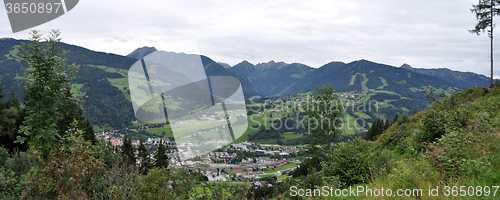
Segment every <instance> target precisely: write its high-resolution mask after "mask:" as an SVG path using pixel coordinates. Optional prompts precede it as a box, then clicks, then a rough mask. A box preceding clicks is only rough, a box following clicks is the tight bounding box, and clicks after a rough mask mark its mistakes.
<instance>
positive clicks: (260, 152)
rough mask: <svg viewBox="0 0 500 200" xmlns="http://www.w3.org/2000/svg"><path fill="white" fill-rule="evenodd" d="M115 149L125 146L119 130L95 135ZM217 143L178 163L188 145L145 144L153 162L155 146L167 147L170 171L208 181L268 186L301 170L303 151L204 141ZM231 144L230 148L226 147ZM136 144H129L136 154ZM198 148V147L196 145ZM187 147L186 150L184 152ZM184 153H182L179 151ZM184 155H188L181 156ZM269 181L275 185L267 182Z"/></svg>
mask: <svg viewBox="0 0 500 200" xmlns="http://www.w3.org/2000/svg"><path fill="white" fill-rule="evenodd" d="M96 136H97V138H101V139H103V140H104V141H106V142H107V143H108V144H110V145H112V146H114V147H120V146H121V145H123V142H124V137H125V135H124V134H121V133H119V130H108V131H103V132H100V133H96ZM207 142H216V143H220V146H221V147H220V148H218V149H217V150H215V151H213V152H211V153H207V154H203V155H200V156H197V157H195V158H192V159H188V160H181V159H179V156H178V155H179V153H180V152H179V151H186V149H187V150H188V151H189V150H190V148H189V146H192V145H194V144H193V143H191V142H190V141H187V142H184V143H182V144H179V145H176V143H175V141H174V140H173V138H171V137H164V138H160V137H150V138H148V139H147V140H144V145H145V146H146V147H147V149H149V157H150V158H151V159H153V155H155V154H156V148H157V146H158V145H159V144H160V143H162V144H163V145H165V146H166V149H167V153H168V154H167V155H168V156H169V158H170V160H169V168H185V169H191V170H195V171H199V172H201V173H202V174H204V175H205V176H206V177H207V179H208V181H215V182H217V181H223V182H247V183H251V184H253V185H254V186H259V187H260V186H264V185H267V186H268V185H270V184H272V183H274V182H275V181H280V180H282V179H284V178H285V177H287V176H288V175H289V174H290V173H291V172H292V171H293V170H295V169H296V168H297V167H300V159H299V158H303V157H304V150H305V149H304V148H303V147H297V146H280V145H276V144H256V143H253V142H241V143H231V142H229V141H228V140H218V141H207ZM228 143H231V144H229V145H225V144H228ZM139 144H140V141H139V140H132V145H133V146H134V147H135V149H136V150H137V148H138V146H139ZM197 145H199V144H197ZM186 147H188V148H186ZM179 149H184V150H179ZM183 153H187V152H183ZM266 177H270V178H271V179H273V177H276V178H275V181H272V180H271V181H269V180H270V178H266Z"/></svg>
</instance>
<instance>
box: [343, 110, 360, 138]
mask: <svg viewBox="0 0 500 200" xmlns="http://www.w3.org/2000/svg"><path fill="white" fill-rule="evenodd" d="M344 117H345V118H344V120H345V122H344V124H343V127H342V130H344V134H345V135H353V134H354V133H355V132H356V131H357V130H358V129H357V128H356V126H359V125H355V123H356V118H355V117H354V116H352V115H349V114H347V113H345V115H344Z"/></svg>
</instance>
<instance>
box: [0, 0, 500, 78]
mask: <svg viewBox="0 0 500 200" xmlns="http://www.w3.org/2000/svg"><path fill="white" fill-rule="evenodd" d="M475 3H477V1H476V0H441V1H434V0H422V1H418V2H414V1H413V2H412V1H393V0H380V1H373V0H357V1H327V0H318V1H313V2H307V1H298V0H297V1H264V0H258V1H239V2H234V1H222V0H215V1H202V0H195V1H173V0H168V1H160V0H151V1H132V0H123V1H116V0H109V1H96V0H86V1H80V3H79V4H78V5H77V6H76V7H75V8H74V9H73V10H71V11H70V12H69V13H67V14H66V15H64V16H62V17H60V18H58V19H56V20H53V21H51V22H49V23H46V24H44V25H41V26H38V27H36V29H39V30H42V32H48V31H49V30H50V29H60V30H61V32H62V33H63V35H62V37H63V41H64V42H67V43H71V44H75V45H79V46H84V47H87V48H90V49H93V50H98V51H105V52H112V53H118V54H122V55H126V54H128V53H130V52H132V51H133V50H134V49H136V48H138V47H142V46H155V47H156V48H157V49H160V50H166V51H176V52H186V53H201V54H204V55H207V56H209V57H211V58H212V59H214V60H216V61H222V62H227V63H229V64H231V65H234V64H237V63H239V62H241V61H242V60H248V61H250V62H252V63H259V62H267V61H269V60H275V61H284V62H287V63H291V62H300V63H304V64H307V65H310V66H312V67H320V66H321V65H323V64H326V63H328V62H330V61H344V62H350V61H353V60H359V59H368V60H372V61H375V62H380V63H384V64H389V65H394V66H400V65H401V64H403V63H408V64H410V65H412V66H413V67H418V68H444V67H446V68H450V69H454V70H460V71H472V72H476V73H480V74H485V75H489V69H490V68H489V38H488V37H487V35H481V36H476V35H474V34H470V33H469V32H468V31H467V30H468V29H472V28H473V27H474V25H475V23H476V20H475V17H474V15H473V14H472V13H471V12H470V8H471V5H472V4H475ZM0 10H1V11H0V23H1V24H5V25H7V24H8V19H7V15H6V13H5V10H3V9H0ZM499 19H500V18H499ZM0 34H1V37H14V38H27V37H28V35H27V31H23V32H20V33H16V34H12V33H11V31H10V26H2V27H0ZM495 43H498V44H499V45H500V43H499V42H498V41H497V39H495ZM498 55H499V53H497V52H495V58H497V59H496V60H499V61H500V56H498ZM495 64H496V65H497V66H500V62H496V61H495ZM497 69H500V68H497ZM495 73H496V74H500V70H496V71H495Z"/></svg>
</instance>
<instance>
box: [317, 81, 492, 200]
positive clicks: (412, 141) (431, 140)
mask: <svg viewBox="0 0 500 200" xmlns="http://www.w3.org/2000/svg"><path fill="white" fill-rule="evenodd" d="M499 127H500V88H496V89H492V90H488V89H485V88H479V87H476V88H469V89H466V90H464V91H461V92H455V93H453V94H452V95H451V96H450V97H447V98H445V99H442V100H437V99H434V103H433V104H432V105H431V106H430V107H429V108H428V109H427V110H425V111H423V112H420V113H418V114H415V115H414V116H412V117H410V118H406V119H404V118H400V120H399V121H398V122H396V123H394V124H393V125H392V126H391V127H390V128H389V129H388V130H386V131H385V132H384V133H383V134H382V135H380V136H379V137H378V139H377V140H376V141H374V142H368V141H362V140H356V141H355V142H352V143H348V144H343V145H340V147H339V148H338V149H337V150H336V151H335V153H334V155H336V156H338V154H339V153H342V155H344V156H347V157H351V158H353V159H355V158H364V161H359V160H358V161H357V162H359V163H357V162H356V161H354V162H353V161H352V160H351V161H349V163H346V160H341V159H337V158H332V161H329V162H330V164H327V165H325V168H324V170H323V172H322V173H323V174H324V177H323V178H325V177H328V176H329V175H339V180H340V182H341V183H340V184H339V183H338V182H336V183H335V184H333V185H335V186H347V185H352V186H363V187H365V186H366V187H368V188H371V189H379V190H380V189H381V188H385V189H391V190H392V191H393V196H394V195H395V193H396V190H397V189H403V190H405V189H411V190H413V189H422V191H423V193H422V194H421V195H420V197H417V196H414V195H413V194H412V195H410V196H405V195H403V196H402V197H397V199H415V198H416V199H456V198H457V196H458V195H460V194H465V195H462V196H463V197H462V198H464V199H483V198H486V199H498V197H499V196H500V190H499V191H496V188H494V187H493V186H498V185H500V169H499V168H498V166H499V165H500V146H499V145H498V144H500V131H499V130H498V128H499ZM349 149H351V150H352V149H357V150H358V151H357V152H352V151H349ZM350 163H353V164H351V166H354V168H352V169H351V170H348V171H345V168H344V169H343V170H336V169H338V167H337V168H335V167H332V168H333V169H330V168H327V166H341V167H345V166H347V165H349V164H350ZM357 164H359V165H357ZM363 166H365V167H363ZM360 177H361V178H360ZM325 180H327V179H326V178H325ZM342 182H343V183H342ZM329 184H332V183H329ZM455 186H456V187H455ZM464 186H465V187H464ZM470 186H472V187H470ZM478 186H481V188H479V187H478ZM485 186H489V187H488V188H486V187H485ZM436 187H438V188H439V194H438V195H439V196H436V197H434V196H429V188H431V189H435V188H436ZM469 187H470V188H469ZM460 189H462V190H464V191H466V192H467V190H470V192H469V193H464V192H461V191H460ZM473 190H474V194H472V191H473ZM478 190H481V192H482V196H481V197H478V196H479V194H480V193H481V192H477V193H476V191H478ZM486 190H488V191H486ZM453 191H455V192H453ZM447 192H449V193H450V195H449V196H446V195H445V194H447ZM452 192H453V193H452ZM494 192H496V194H495V197H493V195H494ZM453 194H455V196H453ZM486 194H488V195H489V196H486ZM361 196H362V197H359V196H358V197H356V199H358V198H367V197H370V195H368V196H366V194H365V193H362V195H361ZM363 196H364V197H363ZM352 198H354V197H352ZM394 198H395V197H387V196H379V197H377V199H394ZM327 199H333V198H327Z"/></svg>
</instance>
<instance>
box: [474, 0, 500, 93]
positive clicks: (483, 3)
mask: <svg viewBox="0 0 500 200" xmlns="http://www.w3.org/2000/svg"><path fill="white" fill-rule="evenodd" d="M499 5H500V2H499V1H498V0H479V2H478V4H477V5H472V9H471V10H470V11H471V12H472V13H474V14H476V19H477V20H478V21H479V22H478V23H477V24H476V26H475V27H474V29H472V30H469V32H470V33H475V34H477V35H479V34H480V33H481V32H484V31H485V30H487V32H488V36H489V38H490V62H491V77H490V85H491V86H490V87H493V28H494V27H495V24H494V23H493V17H494V16H495V15H499V14H500V6H499Z"/></svg>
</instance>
